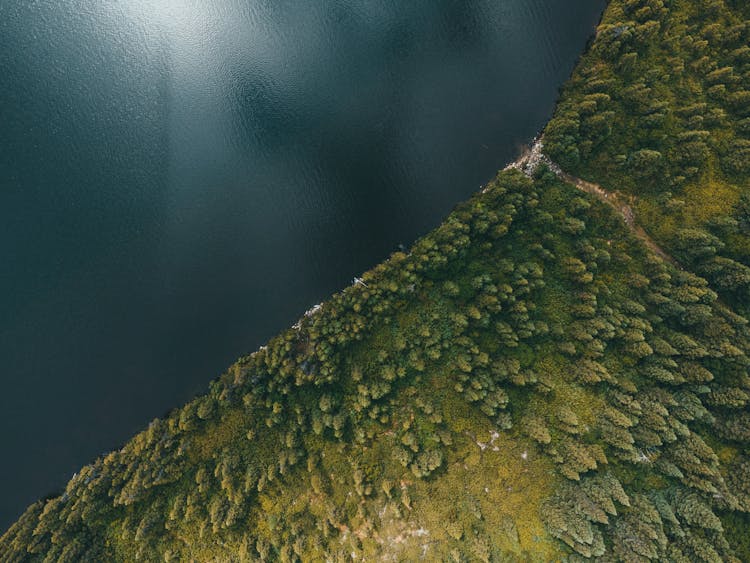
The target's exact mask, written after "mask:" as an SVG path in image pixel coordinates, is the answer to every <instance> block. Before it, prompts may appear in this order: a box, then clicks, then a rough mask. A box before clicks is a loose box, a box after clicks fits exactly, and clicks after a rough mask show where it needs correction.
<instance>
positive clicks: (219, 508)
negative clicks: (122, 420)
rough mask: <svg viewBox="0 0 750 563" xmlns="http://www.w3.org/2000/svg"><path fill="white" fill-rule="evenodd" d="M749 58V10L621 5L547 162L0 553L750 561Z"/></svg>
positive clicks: (498, 191)
mask: <svg viewBox="0 0 750 563" xmlns="http://www.w3.org/2000/svg"><path fill="white" fill-rule="evenodd" d="M749 41H750V9H748V8H747V7H746V6H745V4H744V3H743V2H741V1H740V0H735V1H732V0H713V1H709V0H690V1H688V0H681V1H680V0H674V1H672V2H666V1H662V0H612V2H611V4H610V6H609V8H608V9H607V12H606V13H605V16H604V19H603V21H602V24H601V26H600V28H599V30H598V33H597V36H596V39H595V40H594V42H593V43H592V45H591V47H590V48H589V50H588V52H587V53H586V54H585V55H584V56H583V57H582V59H581V61H580V64H579V66H578V68H577V69H576V71H575V73H574V76H573V77H572V79H571V81H570V82H569V83H568V85H567V86H566V87H565V89H564V91H563V94H562V98H561V101H560V104H559V106H558V109H557V111H556V114H555V117H554V118H553V120H552V121H551V122H550V124H549V126H548V128H547V130H546V132H545V134H544V145H543V146H544V151H545V153H546V155H547V157H545V158H538V159H536V161H535V162H536V163H535V164H534V163H531V164H530V163H529V162H528V159H526V160H523V161H522V162H521V163H519V166H518V168H522V170H518V169H514V168H512V167H511V168H509V169H506V170H504V171H502V172H500V173H499V174H498V175H497V177H496V178H495V179H494V180H493V181H492V182H490V183H489V184H488V185H487V186H486V187H485V189H483V190H482V191H481V192H480V193H478V194H476V195H475V196H474V197H472V198H471V199H470V200H469V201H468V202H466V203H464V204H461V205H459V206H458V207H457V208H456V210H455V211H454V212H453V213H452V214H451V215H450V216H449V217H448V218H447V219H446V220H445V221H444V222H443V224H442V225H441V226H440V227H438V228H437V229H435V230H434V231H433V232H431V233H429V234H427V235H426V236H424V237H423V238H421V239H420V240H418V241H417V242H416V243H415V244H414V245H413V246H412V248H411V249H409V251H408V252H399V253H395V254H394V255H392V256H391V257H390V258H389V259H388V260H387V261H386V262H384V263H383V264H380V265H378V266H377V267H375V268H374V269H373V270H371V271H369V272H366V273H365V274H363V275H362V278H361V280H360V279H358V280H356V281H355V283H354V284H353V285H352V286H350V287H348V288H346V289H345V290H343V291H342V292H341V293H339V294H337V295H335V296H333V297H332V298H331V299H330V300H329V301H327V302H325V303H323V304H321V306H319V307H316V308H314V309H312V310H310V311H308V313H306V314H305V315H304V316H303V317H302V319H301V320H300V321H299V323H298V324H297V325H295V326H294V327H292V328H290V329H289V330H287V331H285V332H284V333H282V334H281V335H279V336H278V337H276V338H274V339H273V340H271V341H270V342H269V343H268V344H267V346H265V347H263V348H261V349H260V350H258V351H257V352H255V353H254V354H251V355H249V356H246V357H243V358H240V359H239V360H238V362H237V363H236V364H234V365H233V366H231V367H230V368H229V369H228V370H227V372H226V373H225V374H223V375H222V376H221V377H219V378H218V379H216V380H215V381H213V382H212V384H211V386H210V390H209V392H208V393H207V394H206V395H204V396H201V397H199V398H197V399H195V400H194V401H192V402H191V403H189V404H187V405H185V406H184V407H182V408H180V409H175V410H174V411H173V412H171V413H170V414H169V415H168V416H167V417H165V418H164V419H159V420H155V421H153V422H152V423H151V424H150V425H149V427H148V429H147V430H145V431H144V432H142V433H141V434H139V435H137V436H135V437H134V438H133V439H132V440H131V441H130V442H128V443H127V444H126V445H125V446H124V447H123V448H122V449H121V450H118V451H115V452H112V453H110V454H108V455H106V456H104V457H102V458H100V459H97V460H96V461H94V462H93V463H92V464H91V465H88V466H86V467H84V468H83V469H81V471H80V472H79V473H78V474H77V475H76V476H75V477H74V478H73V479H72V480H71V481H70V483H69V484H68V486H67V487H66V489H65V491H64V492H63V493H62V494H61V495H60V496H57V497H54V498H50V499H45V500H43V501H39V502H37V503H36V504H34V505H32V506H31V507H29V508H28V510H27V511H26V513H25V514H24V515H23V516H22V517H21V518H20V519H19V520H18V522H16V523H15V524H14V525H13V526H12V527H11V528H10V529H9V530H8V531H7V532H6V533H5V535H4V536H2V538H0V560H2V561H71V562H73V561H76V562H78V561H191V560H195V561H256V560H262V561H265V560H268V561H275V560H280V561H318V560H333V561H343V560H368V561H372V560H392V561H413V560H420V559H422V560H426V561H442V560H447V561H450V560H454V561H504V560H520V561H549V560H565V559H567V560H569V561H576V560H582V559H589V558H590V559H599V560H602V561H633V562H640V561H649V560H654V561H657V560H658V561H662V560H664V561H685V562H693V561H747V560H750V541H749V540H748V537H750V517H748V512H750V447H749V446H750V410H749V409H748V400H749V399H750V395H749V393H750V379H749V378H748V366H750V358H748V353H749V352H750V328H749V327H748V322H747V320H746V318H745V317H744V316H743V315H745V314H747V312H748V310H749V308H750V298H749V297H748V286H749V285H750V275H747V276H746V271H747V272H750V268H748V266H750V255H749V254H748V253H747V248H750V246H747V245H748V243H749V242H750V241H749V239H748V237H749V236H750V227H749V226H748V225H750V203H748V202H750V199H748V198H750V195H747V194H748V192H750V186H749V185H748V173H750V169H749V168H748V161H750V158H748V155H746V154H745V153H744V152H743V151H744V150H745V149H744V148H743V147H745V145H746V144H747V145H750V140H748V134H749V133H750V128H748V127H745V125H746V124H744V122H745V121H747V119H749V118H750V117H748V111H750V106H749V105H748V104H745V102H743V101H742V100H743V99H744V98H745V97H747V96H746V95H745V94H746V93H747V92H746V90H747V89H750V83H749V81H750V76H749V74H748V73H749V72H750V64H748V63H750V56H748V53H750V49H747V47H746V45H747V44H748V42H749ZM743 46H745V47H744V48H743ZM746 51H747V52H746ZM730 63H731V71H727V70H722V69H724V68H726V67H728V66H730ZM717 71H718V72H717ZM714 73H716V74H714ZM717 76H718V77H722V78H720V79H718V78H716V77H717ZM718 80H721V82H719V81H718ZM717 85H718V86H724V89H723V91H722V92H723V93H722V94H721V96H720V97H718V98H717V97H715V94H716V93H717V92H719V91H720V90H722V89H721V88H718V89H717V88H714V87H715V86H717ZM743 92H745V94H743ZM639 104H640V105H639ZM743 104H744V105H743ZM641 106H643V107H641ZM639 108H640V109H639ZM687 108H692V109H687ZM698 118H700V119H698ZM743 124H744V125H743ZM541 146H542V145H539V148H541ZM698 154H700V155H701V157H700V158H697V157H696V155H698ZM743 155H744V156H743ZM694 168H695V169H697V170H693V169H694ZM597 190H600V191H597ZM746 200H747V201H746ZM613 202H614V203H613ZM745 203H747V207H748V209H745V207H744V206H745ZM745 214H748V217H745ZM661 249H663V250H661ZM672 257H674V258H673V259H672Z"/></svg>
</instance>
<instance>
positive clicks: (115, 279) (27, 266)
mask: <svg viewBox="0 0 750 563" xmlns="http://www.w3.org/2000/svg"><path fill="white" fill-rule="evenodd" d="M604 4H605V0H575V1H571V0H491V1H490V0H487V1H481V0H478V1H475V2H464V1H457V0H455V1H449V0H410V1H409V2H405V1H403V0H381V1H374V0H326V1H321V2H309V1H305V0H273V1H272V0H202V1H199V0H195V1H190V0H110V1H106V2H105V1H98V2H97V1H94V2H91V1H87V0H39V1H34V2H32V1H31V0H0V359H1V362H2V363H1V364H0V365H1V366H2V367H0V383H2V392H1V393H0V438H1V440H2V459H3V462H2V463H0V528H5V527H6V526H7V525H8V524H9V523H10V521H11V520H12V519H14V518H15V517H16V516H17V515H18V514H19V513H20V512H21V511H22V510H23V508H24V507H25V506H26V505H27V504H28V503H30V502H32V501H33V500H35V499H36V498H39V497H41V496H43V495H45V494H48V493H50V492H52V491H54V490H55V489H58V488H59V487H60V486H62V485H63V484H64V483H65V481H67V479H68V478H70V476H71V474H72V473H73V472H74V471H75V470H76V469H77V468H79V467H80V466H81V465H83V464H85V463H87V462H89V461H91V460H92V459H93V458H94V457H95V456H97V455H98V454H101V453H102V452H104V451H107V450H110V449H112V448H114V447H117V446H118V445H119V444H120V443H121V442H122V441H124V440H125V439H126V438H127V437H128V436H130V435H131V434H133V433H134V432H135V431H137V430H139V429H140V428H143V427H144V426H145V425H146V424H147V422H148V421H149V420H150V419H152V418H153V417H156V416H160V415H161V414H163V413H164V412H165V411H166V410H167V409H168V408H170V407H173V406H176V405H178V404H180V403H182V402H184V401H186V400H187V399H189V398H190V397H191V396H192V395H194V394H195V393H198V392H201V391H202V390H204V389H206V384H207V382H208V381H209V380H210V379H211V378H213V377H214V376H216V375H218V374H219V373H220V372H221V371H222V370H223V368H224V367H226V366H227V365H228V364H229V363H230V362H231V361H232V360H233V359H234V358H236V357H237V356H239V355H241V354H243V353H246V352H249V351H251V350H254V349H255V348H257V347H258V345H260V344H261V343H262V342H263V341H264V340H266V339H267V338H268V337H270V336H272V335H273V334H274V333H275V332H277V331H279V330H280V329H282V328H284V327H285V326H287V325H289V324H291V323H292V322H294V320H295V319H296V318H297V317H298V316H299V315H300V314H301V313H302V312H303V311H304V310H305V309H307V308H308V307H310V306H311V305H313V304H314V303H317V302H319V301H321V300H322V299H325V298H326V297H327V296H328V295H330V294H331V293H332V292H333V291H335V290H336V289H339V288H341V287H343V286H345V285H347V284H348V283H350V282H351V279H352V278H353V276H355V275H357V274H360V273H361V272H362V271H364V270H366V269H368V268H369V267H371V266H373V265H374V264H375V263H377V262H378V261H380V260H381V259H382V258H384V257H386V256H387V255H388V254H389V253H390V252H392V251H393V250H394V249H395V248H397V246H398V245H399V244H409V243H410V242H411V241H413V240H414V239H415V237H417V236H418V235H420V234H422V233H424V232H426V231H427V230H428V229H430V228H431V227H433V226H435V225H437V224H438V222H439V221H440V219H441V218H442V217H444V216H445V214H446V213H447V212H448V211H449V210H450V209H451V208H452V207H453V205H454V204H456V203H457V202H459V201H461V200H463V199H465V198H466V197H467V196H469V195H470V194H471V193H472V192H473V191H475V190H476V189H477V188H478V187H479V185H480V184H482V183H483V182H485V181H486V180H488V179H489V178H491V177H492V175H493V174H494V172H495V170H496V169H498V168H499V167H501V166H502V165H503V164H504V163H505V162H506V161H508V160H510V159H512V158H513V157H514V156H515V153H516V151H517V149H518V146H519V145H520V144H521V143H522V142H525V141H528V140H529V138H530V137H531V136H533V135H534V133H535V132H537V131H538V130H539V129H540V128H541V126H542V125H543V124H544V122H545V121H546V119H547V118H548V116H549V114H550V112H551V110H552V107H553V103H554V100H555V98H556V95H557V89H558V87H559V86H560V84H561V83H562V82H563V80H564V79H565V78H566V77H567V75H568V74H569V72H570V70H571V69H572V66H573V64H574V62H575V59H576V58H577V56H578V54H579V53H580V52H581V50H582V49H583V47H584V45H585V43H586V40H587V38H588V37H589V35H590V34H591V32H592V31H593V27H594V25H595V23H596V21H597V20H598V17H599V14H600V12H601V10H602V8H603V6H604Z"/></svg>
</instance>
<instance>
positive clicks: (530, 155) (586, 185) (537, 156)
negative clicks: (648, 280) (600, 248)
mask: <svg viewBox="0 0 750 563" xmlns="http://www.w3.org/2000/svg"><path fill="white" fill-rule="evenodd" d="M543 149H544V144H543V143H542V139H541V138H540V139H536V140H535V141H534V144H533V145H532V146H531V148H530V149H527V150H526V151H524V153H523V154H522V155H521V156H520V157H519V158H518V160H516V161H514V162H511V163H510V164H509V165H508V166H506V167H505V169H506V170H509V169H511V168H515V169H516V170H520V171H521V172H523V173H524V174H526V175H527V176H531V175H533V173H534V171H535V170H536V169H537V167H538V166H539V165H540V164H546V165H547V167H548V168H549V169H550V170H551V171H552V172H554V173H555V174H556V175H557V177H558V178H560V179H561V180H563V181H564V182H567V183H568V184H572V185H574V186H575V187H576V188H578V189H579V190H581V191H582V192H586V193H587V194H591V195H593V196H595V197H596V198H598V199H599V200H600V201H603V202H604V203H606V204H607V205H609V206H610V207H612V208H614V209H615V210H616V211H617V212H618V213H619V214H620V215H621V216H622V218H623V220H624V221H625V224H626V225H627V226H628V227H629V228H630V230H631V231H632V232H633V234H634V235H635V236H636V237H638V238H639V239H640V240H642V241H643V243H644V244H645V245H646V246H647V247H648V248H650V249H651V250H652V251H653V252H654V254H656V255H657V256H659V257H661V258H662V259H663V260H666V261H667V262H669V263H670V264H672V265H674V266H676V267H678V268H680V269H682V267H681V266H680V264H679V263H678V262H677V260H675V259H674V258H673V257H672V256H670V255H669V254H668V253H667V252H666V251H664V249H662V248H661V247H660V246H659V245H658V244H656V242H655V241H654V239H652V238H651V237H650V236H649V235H648V233H647V232H646V231H645V230H644V229H643V227H641V226H640V225H639V224H638V222H637V221H636V217H635V213H634V212H633V208H632V207H631V206H630V205H629V204H628V203H626V197H625V196H624V195H623V194H620V193H619V192H610V191H607V190H605V189H604V188H602V187H601V186H600V185H599V184H594V183H593V182H587V181H586V180H582V179H581V178H576V177H575V176H572V175H570V174H568V173H567V172H563V170H562V169H561V168H560V167H559V166H558V165H557V164H555V163H554V162H552V161H551V160H550V159H549V158H548V157H547V155H545V154H544V152H543Z"/></svg>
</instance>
